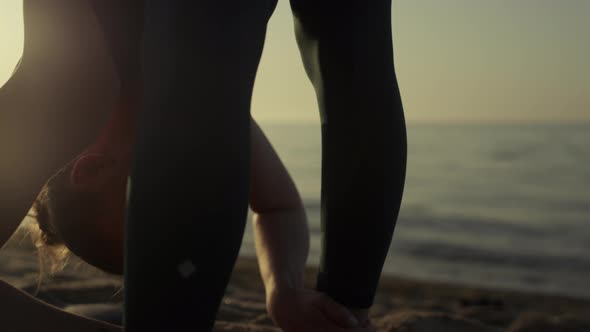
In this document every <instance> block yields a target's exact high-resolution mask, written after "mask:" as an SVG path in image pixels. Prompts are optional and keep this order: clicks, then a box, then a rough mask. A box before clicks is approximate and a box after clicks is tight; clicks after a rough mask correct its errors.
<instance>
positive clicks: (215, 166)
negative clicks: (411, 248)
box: [111, 0, 406, 331]
mask: <svg viewBox="0 0 590 332" xmlns="http://www.w3.org/2000/svg"><path fill="white" fill-rule="evenodd" d="M111 1H114V0H111ZM134 1H136V0H134ZM275 5H276V2H275V0H249V1H243V0H228V1H216V0H207V1H205V0H192V1H188V0H187V1H180V0H169V1H154V0H146V2H145V30H144V44H143V75H144V110H143V113H142V114H141V116H140V117H139V123H138V134H137V137H136V139H137V141H136V145H135V151H134V161H133V165H132V170H131V177H132V182H131V194H130V200H129V208H128V210H127V216H126V219H127V223H126V231H127V232H126V234H127V238H126V243H127V246H126V263H125V282H126V288H125V301H126V305H125V318H124V323H125V328H126V330H127V331H141V330H144V329H148V330H152V331H160V330H161V331H166V330H175V329H176V330H181V328H180V327H181V326H187V327H189V328H190V329H191V330H194V331H207V330H210V329H211V327H212V326H213V324H214V320H215V315H216V313H217V310H218V307H219V305H220V302H221V299H222V296H223V294H224V292H225V288H226V286H227V283H228V280H229V277H230V274H231V271H232V269H233V265H234V263H235V260H236V258H237V255H238V251H239V248H240V244H241V240H242V236H243V231H244V223H245V220H246V215H247V208H248V191H249V176H248V175H249V171H250V170H249V165H250V163H249V161H250V155H249V151H250V143H249V142H250V140H249V126H250V101H251V95H252V87H253V83H254V78H255V74H256V70H257V67H258V63H259V60H260V55H261V52H262V47H263V42H264V37H265V33H266V25H267V22H268V19H269V17H270V15H271V14H272V12H273V10H274V7H275ZM291 7H292V9H293V12H294V14H295V23H296V32H297V38H298V44H299V46H300V50H301V53H302V57H303V60H304V63H305V66H306V70H307V73H308V75H309V77H310V79H311V81H312V83H313V84H314V87H315V88H316V93H317V96H318V102H319V107H320V114H321V120H322V217H321V218H322V234H323V250H322V257H321V263H320V274H319V275H318V285H317V288H318V289H319V290H321V291H323V292H325V293H327V294H328V295H330V296H332V297H333V298H335V299H336V300H337V301H339V302H341V303H343V304H345V305H347V306H349V307H354V308H368V307H369V306H370V305H371V304H372V303H373V299H374V296H375V292H376V288H377V284H378V280H379V276H380V273H381V269H382V266H383V262H384V260H385V257H386V255H387V251H388V249H389V245H390V242H391V239H392V235H393V230H394V227H395V221H396V219H397V215H398V211H399V207H400V203H401V198H402V192H403V186H404V181H405V168H406V131H405V121H404V115H403V110H402V104H401V98H400V94H399V88H398V86H397V81H396V76H395V71H394V65H393V49H392V42H391V0H385V1H380V0H372V1H366V0H340V1H338V2H336V1H333V2H332V1H324V2H323V3H320V2H319V1H317V0H291ZM115 38H116V37H115ZM112 44H114V45H122V46H123V47H126V45H127V44H125V43H124V42H123V43H121V42H116V41H115V42H112ZM116 62H118V63H121V64H123V63H126V62H125V61H124V60H121V61H116ZM124 85H125V84H124Z"/></svg>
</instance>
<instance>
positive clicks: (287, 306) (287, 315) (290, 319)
mask: <svg viewBox="0 0 590 332" xmlns="http://www.w3.org/2000/svg"><path fill="white" fill-rule="evenodd" d="M266 307H267V310H268V313H269V315H270V317H271V319H272V320H273V321H274V322H275V324H276V325H277V326H278V327H280V328H281V329H283V331H285V332H302V331H306V332H307V331H309V332H316V331H317V332H375V331H376V330H375V328H374V327H373V326H372V325H371V324H370V323H369V322H368V320H366V321H365V323H367V325H366V326H361V324H360V323H359V320H358V319H357V318H356V317H357V315H356V314H355V313H353V312H352V311H351V310H349V309H347V308H346V307H344V306H343V305H341V304H339V303H338V302H336V301H334V300H333V299H332V298H330V297H329V296H327V295H326V294H324V293H321V292H318V291H316V290H312V289H305V288H299V289H287V288H284V289H275V290H271V291H270V292H268V293H267V300H266ZM358 314H359V316H358V317H360V318H362V317H364V316H363V315H364V313H363V312H358ZM366 314H367V316H368V310H366Z"/></svg>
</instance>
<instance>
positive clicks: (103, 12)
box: [89, 0, 144, 85]
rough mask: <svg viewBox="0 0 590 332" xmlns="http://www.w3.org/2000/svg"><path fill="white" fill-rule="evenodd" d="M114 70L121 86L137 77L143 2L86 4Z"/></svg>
mask: <svg viewBox="0 0 590 332" xmlns="http://www.w3.org/2000/svg"><path fill="white" fill-rule="evenodd" d="M89 2H90V5H91V7H92V8H93V10H94V13H95V15H96V17H97V20H98V22H99V24H100V25H101V29H102V30H103V33H104V37H105V39H106V41H107V44H108V46H109V48H110V52H111V55H112V58H113V61H114V62H115V65H116V67H117V71H118V73H119V76H120V79H121V83H122V84H123V85H126V83H127V82H129V81H134V80H135V79H137V78H138V77H139V73H140V49H141V35H142V31H143V15H144V12H143V2H144V1H143V0H89Z"/></svg>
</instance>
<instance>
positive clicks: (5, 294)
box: [0, 280, 122, 332]
mask: <svg viewBox="0 0 590 332" xmlns="http://www.w3.org/2000/svg"><path fill="white" fill-rule="evenodd" d="M0 307H1V308H2V311H1V312H0V324H1V326H2V331H5V330H6V331H22V332H38V331H61V332H79V331H87V332H121V331H122V329H121V327H119V326H116V325H112V324H109V323H106V322H101V321H98V320H94V319H90V318H86V317H82V316H78V315H74V314H71V313H69V312H66V311H63V310H61V309H59V308H57V307H54V306H51V305H49V304H47V303H44V302H42V301H40V300H38V299H36V298H34V297H33V296H31V295H29V294H27V293H25V292H23V291H21V290H19V289H17V288H14V287H12V286H11V285H9V284H7V283H6V282H3V281H2V280H0Z"/></svg>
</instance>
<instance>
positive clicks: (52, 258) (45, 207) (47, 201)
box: [26, 162, 97, 290]
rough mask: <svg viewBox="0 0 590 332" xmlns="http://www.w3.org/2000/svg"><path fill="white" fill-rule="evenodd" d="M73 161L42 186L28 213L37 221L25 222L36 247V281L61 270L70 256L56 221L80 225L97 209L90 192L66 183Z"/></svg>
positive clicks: (40, 280)
mask: <svg viewBox="0 0 590 332" xmlns="http://www.w3.org/2000/svg"><path fill="white" fill-rule="evenodd" d="M72 167H73V162H70V163H68V164H66V166H64V167H63V168H61V169H60V170H59V171H58V172H57V173H55V174H54V175H53V176H52V177H51V178H49V180H47V182H46V183H45V185H44V186H43V188H42V189H41V191H40V192H39V194H38V195H37V198H36V200H35V202H34V203H33V206H32V208H31V212H32V213H30V214H29V216H30V217H32V218H33V219H34V220H35V221H36V222H31V223H28V224H27V226H26V227H27V229H28V233H29V235H30V237H31V240H32V241H33V244H34V245H35V247H36V248H37V255H38V259H39V282H38V287H37V290H38V289H39V287H40V285H41V282H42V281H43V279H44V277H45V276H48V275H49V276H51V275H54V274H55V273H57V272H59V271H61V270H63V269H64V268H65V266H66V265H67V264H68V260H69V258H70V257H71V256H72V253H71V251H70V250H69V249H68V247H67V245H66V242H65V241H64V237H63V235H62V234H61V233H60V231H59V229H58V228H57V227H56V225H55V220H58V219H59V220H60V223H64V224H67V225H82V224H83V223H82V222H81V220H83V219H84V218H86V217H87V216H92V215H94V214H93V211H96V210H97V207H96V206H97V204H96V199H95V198H94V197H93V195H92V194H89V193H83V192H79V191H75V190H73V189H72V187H71V186H70V184H69V175H70V173H71V170H72Z"/></svg>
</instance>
